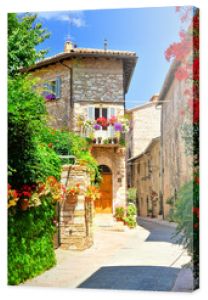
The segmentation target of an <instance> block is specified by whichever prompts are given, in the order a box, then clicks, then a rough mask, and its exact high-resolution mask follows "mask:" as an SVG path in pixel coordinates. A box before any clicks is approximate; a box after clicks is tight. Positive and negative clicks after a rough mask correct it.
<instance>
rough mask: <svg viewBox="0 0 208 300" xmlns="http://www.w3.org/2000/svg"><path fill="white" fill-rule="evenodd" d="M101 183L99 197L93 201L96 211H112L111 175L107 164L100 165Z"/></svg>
mask: <svg viewBox="0 0 208 300" xmlns="http://www.w3.org/2000/svg"><path fill="white" fill-rule="evenodd" d="M99 167H100V171H101V175H102V183H101V185H100V192H101V197H100V199H98V200H96V201H95V211H96V213H112V211H113V177H112V171H111V169H110V168H109V167H108V166H107V165H100V166H99Z"/></svg>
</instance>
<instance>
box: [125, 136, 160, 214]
mask: <svg viewBox="0 0 208 300" xmlns="http://www.w3.org/2000/svg"><path fill="white" fill-rule="evenodd" d="M129 165H130V167H131V169H132V171H131V176H132V186H133V187H135V188H136V189H137V194H138V213H139V215H140V216H143V217H146V216H147V215H149V216H153V217H157V216H158V215H159V214H160V213H161V204H160V197H159V195H160V140H159V138H158V139H155V140H153V142H152V143H151V144H150V145H149V147H148V148H147V149H146V151H145V152H144V153H143V154H141V155H140V156H139V157H138V158H136V159H134V160H132V161H130V162H129ZM148 210H152V212H151V213H150V212H148Z"/></svg>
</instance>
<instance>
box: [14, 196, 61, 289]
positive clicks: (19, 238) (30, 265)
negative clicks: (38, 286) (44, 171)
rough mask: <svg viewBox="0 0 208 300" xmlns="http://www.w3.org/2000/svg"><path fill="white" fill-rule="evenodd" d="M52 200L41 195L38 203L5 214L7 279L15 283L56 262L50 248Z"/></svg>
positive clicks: (52, 228)
mask: <svg viewBox="0 0 208 300" xmlns="http://www.w3.org/2000/svg"><path fill="white" fill-rule="evenodd" d="M54 217H55V209H54V204H52V201H51V199H50V198H49V197H48V198H47V197H45V199H44V200H43V202H42V205H40V206H39V207H36V208H30V209H29V210H27V211H25V212H21V211H20V210H17V213H16V214H15V215H12V214H9V216H8V283H9V284H10V285H15V284H19V283H21V282H23V281H25V280H26V279H28V278H32V277H34V276H37V275H38V274H40V273H42V272H43V271H44V270H47V269H48V268H50V267H52V266H53V265H54V264H55V263H56V258H55V253H54V249H53V235H54V233H55V226H54V224H53V219H54Z"/></svg>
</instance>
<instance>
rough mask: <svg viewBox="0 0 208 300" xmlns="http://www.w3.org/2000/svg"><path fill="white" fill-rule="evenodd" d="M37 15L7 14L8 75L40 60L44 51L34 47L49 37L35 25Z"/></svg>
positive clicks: (38, 25) (37, 24)
mask: <svg viewBox="0 0 208 300" xmlns="http://www.w3.org/2000/svg"><path fill="white" fill-rule="evenodd" d="M36 18H37V15H35V14H29V13H27V14H24V15H21V16H19V17H18V16H17V15H16V14H14V13H9V14H8V73H9V75H15V74H17V73H18V71H19V69H20V68H25V67H29V66H30V65H32V64H34V63H35V62H36V60H37V59H42V58H43V57H44V55H45V54H46V53H47V51H46V50H40V51H37V50H36V48H35V47H36V46H37V45H39V44H40V43H42V42H43V41H44V40H45V39H46V38H48V37H49V33H48V32H47V31H46V30H45V29H42V25H41V24H40V23H36Z"/></svg>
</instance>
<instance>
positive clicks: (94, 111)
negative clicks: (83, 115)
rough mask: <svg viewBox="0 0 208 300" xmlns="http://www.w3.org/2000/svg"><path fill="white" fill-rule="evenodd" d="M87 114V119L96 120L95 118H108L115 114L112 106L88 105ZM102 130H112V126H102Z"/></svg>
mask: <svg viewBox="0 0 208 300" xmlns="http://www.w3.org/2000/svg"><path fill="white" fill-rule="evenodd" d="M87 115H88V119H89V120H92V121H95V120H97V118H101V117H104V118H106V119H109V118H110V117H111V116H115V108H114V107H93V106H89V107H88V108H87ZM103 130H105V131H106V130H109V131H113V128H112V126H111V128H109V129H108V128H103ZM111 135H113V133H111Z"/></svg>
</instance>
